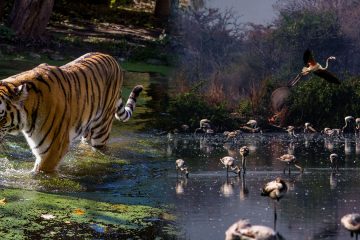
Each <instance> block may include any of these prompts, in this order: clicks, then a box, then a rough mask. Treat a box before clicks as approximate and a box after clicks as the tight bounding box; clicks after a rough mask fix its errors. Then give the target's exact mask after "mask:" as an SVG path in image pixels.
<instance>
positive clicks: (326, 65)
mask: <svg viewBox="0 0 360 240" xmlns="http://www.w3.org/2000/svg"><path fill="white" fill-rule="evenodd" d="M330 59H333V57H328V58H327V59H326V63H325V67H324V68H323V70H325V69H327V68H328V66H329V60H330Z"/></svg>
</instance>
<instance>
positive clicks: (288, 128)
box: [285, 126, 298, 137]
mask: <svg viewBox="0 0 360 240" xmlns="http://www.w3.org/2000/svg"><path fill="white" fill-rule="evenodd" d="M285 130H286V131H287V132H288V133H289V135H290V136H291V137H298V135H296V134H295V127H294V126H288V127H287V128H286V129H285Z"/></svg>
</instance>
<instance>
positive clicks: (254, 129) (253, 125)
mask: <svg viewBox="0 0 360 240" xmlns="http://www.w3.org/2000/svg"><path fill="white" fill-rule="evenodd" d="M240 129H241V130H242V131H244V132H248V133H258V132H260V133H261V129H260V127H258V126H257V121H256V120H254V119H251V120H249V121H248V122H247V123H246V125H245V126H242V127H240Z"/></svg>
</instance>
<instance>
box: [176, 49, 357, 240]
mask: <svg viewBox="0 0 360 240" xmlns="http://www.w3.org/2000/svg"><path fill="white" fill-rule="evenodd" d="M334 59H335V57H332V56H331V57H329V58H328V59H327V60H326V66H325V67H322V66H321V65H320V64H319V63H317V62H316V61H315V60H314V57H313V55H312V53H311V51H310V50H306V51H305V53H304V63H305V66H304V67H303V69H302V71H301V73H299V74H298V75H297V76H296V78H295V79H293V80H292V81H290V82H289V85H290V86H293V85H295V84H296V83H297V82H298V81H299V80H300V78H301V77H302V76H305V75H307V74H309V73H311V72H312V73H314V74H316V75H318V76H320V77H322V78H324V79H325V80H326V81H328V82H331V83H335V84H339V83H340V81H339V80H338V79H337V77H335V76H334V75H333V74H332V73H330V72H328V71H327V70H326V69H327V67H328V61H329V60H334ZM295 129H296V128H295V127H294V126H288V127H287V128H286V129H284V130H285V131H287V132H288V133H289V135H290V136H292V137H298V135H297V134H296V133H295ZM199 131H201V132H203V133H204V136H205V137H206V136H207V135H211V134H213V133H214V131H213V130H212V129H211V122H210V120H208V119H202V120H201V121H200V127H199V128H197V129H196V130H195V134H196V133H197V132H199ZM303 131H304V133H305V134H306V133H316V132H317V131H316V130H315V129H314V128H313V126H312V125H311V124H310V123H305V125H304V130H303ZM243 132H251V133H260V134H262V130H261V128H260V127H258V125H257V121H256V120H249V121H248V122H247V124H246V125H245V126H243V127H241V128H240V130H235V131H231V132H229V131H226V132H224V135H225V137H226V141H229V140H234V141H236V139H237V138H238V137H239V136H240V137H242V133H243ZM346 133H354V134H359V135H360V118H356V119H355V118H354V117H352V116H347V117H345V126H344V127H343V128H341V129H331V128H324V130H322V131H321V134H324V135H325V136H328V137H340V136H341V135H342V134H346ZM239 153H240V155H241V157H242V159H241V166H238V165H237V164H236V160H235V159H234V158H233V157H231V156H225V157H223V158H221V159H220V162H221V163H222V164H223V165H224V167H225V168H226V176H228V174H229V172H233V173H235V174H238V175H239V176H240V174H241V173H242V174H243V175H244V174H245V173H246V157H247V156H248V155H249V148H248V147H247V146H242V147H240V149H239ZM277 159H278V160H279V161H282V162H284V163H285V165H286V166H285V168H284V170H283V172H284V173H285V171H286V169H288V173H289V174H290V173H291V169H290V166H291V165H293V166H295V167H296V168H298V169H299V170H300V172H301V173H303V172H304V168H303V167H302V166H300V164H299V163H298V161H297V160H296V157H295V156H294V155H293V154H284V155H282V156H280V157H279V158H277ZM338 159H339V157H338V155H337V154H336V153H332V154H330V156H329V162H330V163H329V165H330V167H331V168H332V171H339V160H338ZM176 171H177V174H178V175H179V174H180V175H184V176H185V177H186V178H188V176H189V171H188V167H187V166H186V163H185V161H184V160H183V159H177V160H176ZM287 190H288V186H287V185H286V183H285V181H284V180H282V179H281V178H280V177H277V178H276V179H275V180H273V181H270V182H268V183H266V184H265V185H264V186H263V188H262V189H261V195H262V196H267V197H269V198H271V199H274V200H276V201H279V200H280V199H281V198H282V197H283V196H284V195H285V193H286V192H287ZM274 218H275V221H276V209H274ZM341 224H342V225H343V226H344V227H345V228H346V229H347V230H348V231H350V233H351V236H353V235H354V234H355V236H356V239H358V235H359V234H360V214H359V213H350V214H346V215H345V216H343V217H342V218H341ZM237 239H247V240H250V239H257V240H272V239H283V238H282V236H281V235H280V234H278V233H277V232H276V231H275V230H274V229H272V228H270V227H267V226H261V225H252V224H250V222H249V220H247V219H240V220H239V221H237V222H235V223H234V224H233V225H231V226H230V227H229V228H228V229H227V230H226V232H225V240H237Z"/></svg>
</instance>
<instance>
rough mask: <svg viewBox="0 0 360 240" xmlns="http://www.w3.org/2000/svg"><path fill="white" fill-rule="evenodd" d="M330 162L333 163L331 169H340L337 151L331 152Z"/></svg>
mask: <svg viewBox="0 0 360 240" xmlns="http://www.w3.org/2000/svg"><path fill="white" fill-rule="evenodd" d="M329 158H330V164H331V169H332V170H333V171H334V170H336V171H339V163H338V160H339V156H338V155H337V154H336V153H332V154H330V157H329Z"/></svg>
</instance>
